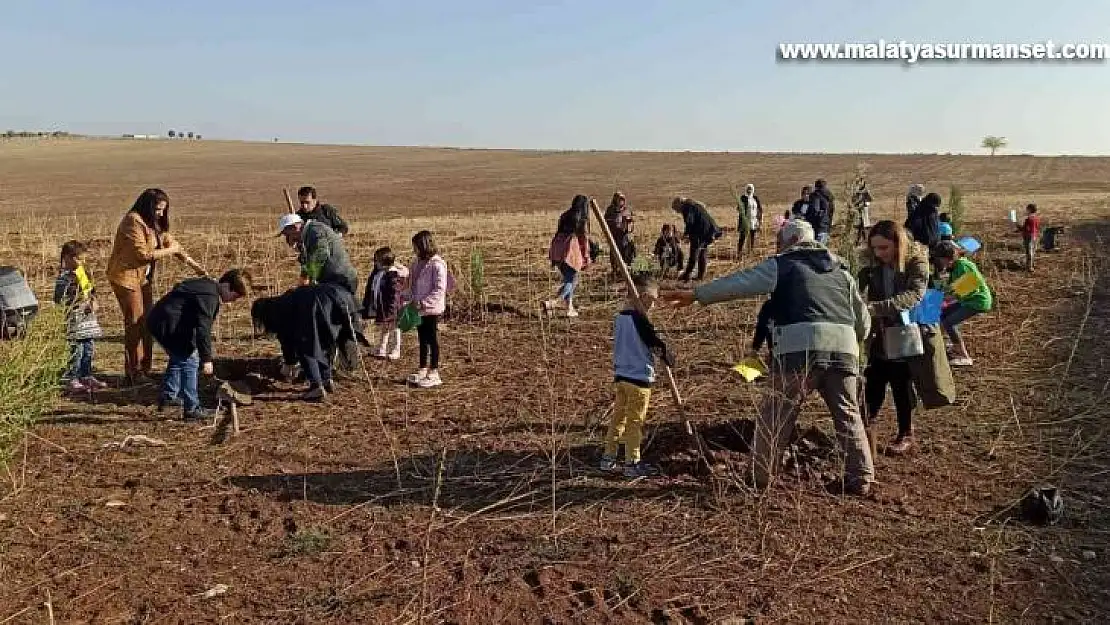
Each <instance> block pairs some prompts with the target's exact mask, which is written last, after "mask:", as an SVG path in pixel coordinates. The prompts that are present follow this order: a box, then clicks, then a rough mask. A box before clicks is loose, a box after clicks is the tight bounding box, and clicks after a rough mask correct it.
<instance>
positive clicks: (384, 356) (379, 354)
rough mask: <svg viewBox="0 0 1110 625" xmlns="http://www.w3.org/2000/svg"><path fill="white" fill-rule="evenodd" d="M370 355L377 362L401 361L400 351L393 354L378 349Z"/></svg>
mask: <svg viewBox="0 0 1110 625" xmlns="http://www.w3.org/2000/svg"><path fill="white" fill-rule="evenodd" d="M371 355H372V356H373V357H374V358H377V359H378V360H390V361H393V362H397V361H398V360H400V359H401V350H397V351H395V352H387V351H385V350H384V349H379V350H377V351H375V352H374V353H373V354H371Z"/></svg>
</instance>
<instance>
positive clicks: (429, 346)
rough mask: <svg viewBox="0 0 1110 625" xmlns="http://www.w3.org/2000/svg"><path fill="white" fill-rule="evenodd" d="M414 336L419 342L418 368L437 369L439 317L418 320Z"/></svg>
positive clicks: (432, 316) (429, 316)
mask: <svg viewBox="0 0 1110 625" xmlns="http://www.w3.org/2000/svg"><path fill="white" fill-rule="evenodd" d="M416 336H417V338H418V339H419V341H420V368H421V369H438V368H439V316H437V315H428V316H427V317H421V318H420V325H418V326H416Z"/></svg>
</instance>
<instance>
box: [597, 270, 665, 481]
mask: <svg viewBox="0 0 1110 625" xmlns="http://www.w3.org/2000/svg"><path fill="white" fill-rule="evenodd" d="M633 283H634V284H635V285H636V289H637V290H638V291H639V292H640V302H639V303H640V304H641V307H642V309H643V310H644V311H648V310H651V308H652V307H653V306H654V305H655V301H656V300H657V299H659V284H658V283H657V282H656V281H655V279H654V278H652V277H651V276H650V275H643V274H641V275H637V276H636V277H634V278H633ZM631 298H632V295H631V294H629V301H628V304H627V305H626V306H625V308H624V310H622V311H621V312H620V313H619V314H618V315H617V319H616V321H615V322H614V324H613V370H614V379H613V392H614V395H615V398H614V406H613V419H612V421H611V422H610V423H609V431H608V432H607V433H606V435H605V448H604V450H603V451H602V456H601V461H600V462H599V463H598V467H599V468H600V469H601V470H602V471H616V470H617V469H618V468H620V467H621V462H620V447H621V445H623V446H624V465H623V469H624V474H625V476H627V477H646V476H652V475H658V474H659V469H658V468H657V467H655V466H652V465H650V464H648V463H646V462H644V461H643V460H642V459H641V458H640V443H641V442H642V441H643V438H644V430H643V427H644V420H645V419H646V418H647V412H648V405H649V404H650V403H651V385H652V383H653V382H655V354H656V353H658V354H659V355H660V356H661V357H662V358H663V362H665V363H667V365H669V366H673V365H674V356H673V355H672V354H671V352H670V350H669V349H667V345H666V343H664V342H663V341H662V339H660V338H659V335H658V334H657V333H656V332H655V327H654V326H652V325H651V321H649V320H648V318H647V315H645V314H644V313H643V312H640V308H638V307H637V306H636V302H635V301H633V300H632V299H631Z"/></svg>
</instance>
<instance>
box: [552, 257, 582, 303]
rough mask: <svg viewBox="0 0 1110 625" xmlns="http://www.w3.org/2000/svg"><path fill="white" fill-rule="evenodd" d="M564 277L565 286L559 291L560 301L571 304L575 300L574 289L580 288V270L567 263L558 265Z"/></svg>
mask: <svg viewBox="0 0 1110 625" xmlns="http://www.w3.org/2000/svg"><path fill="white" fill-rule="evenodd" d="M556 267H558V269H559V273H560V274H562V276H563V286H562V288H560V289H559V299H561V300H563V301H564V302H566V303H568V304H569V303H570V301H571V300H572V299H574V289H576V288H577V287H578V270H577V269H575V268H574V267H571V266H570V265H568V264H566V263H559V264H558V265H556Z"/></svg>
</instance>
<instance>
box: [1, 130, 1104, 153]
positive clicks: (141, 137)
mask: <svg viewBox="0 0 1110 625" xmlns="http://www.w3.org/2000/svg"><path fill="white" fill-rule="evenodd" d="M18 132H38V131H18ZM42 132H45V133H47V134H46V135H45V136H42V137H36V136H23V137H20V136H14V137H5V136H4V135H3V133H2V132H0V139H3V140H8V141H16V140H24V141H27V140H39V139H52V140H81V139H93V140H100V141H121V142H122V141H173V142H182V143H190V142H198V141H199V142H208V143H212V142H218V143H248V144H259V145H294V146H305V147H340V148H377V149H410V150H413V149H415V150H459V151H464V150H465V151H485V152H547V153H572V154H573V153H599V152H600V153H628V154H722V155H723V154H750V155H778V154H782V155H789V156H963V157H978V158H1107V157H1110V153H1104V154H1070V153H1063V152H1061V153H1037V152H1020V153H1009V154H995V155H993V156H992V155H990V154H983V153H979V152H951V151H950V152H887V151H859V152H848V151H832V152H812V151H803V150H760V149H741V150H725V149H716V150H714V149H704V148H537V147H499V146H464V145H457V146H456V145H434V144H425V145H420V144H388V143H381V144H375V143H354V142H335V143H331V142H316V141H292V140H289V141H286V140H281V138H280V137H278V140H277V141H273V140H265V139H242V138H234V139H229V138H222V137H207V138H206V137H204V135H201V136H202V138H201V139H196V138H193V139H189V138H183V137H174V138H170V137H169V136H167V135H166V134H161V135H152V134H146V133H121V134H118V135H117V134H112V135H104V134H84V133H73V132H68V131H62V132H67V134H66V135H64V136H58V137H55V136H50V133H51V132H55V131H42ZM128 134H133V135H134V136H132V137H128V136H126V135H128Z"/></svg>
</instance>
